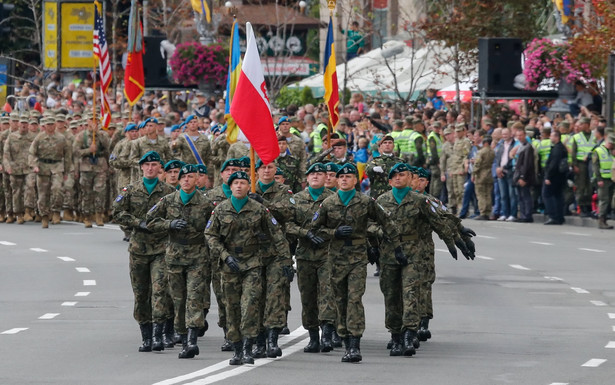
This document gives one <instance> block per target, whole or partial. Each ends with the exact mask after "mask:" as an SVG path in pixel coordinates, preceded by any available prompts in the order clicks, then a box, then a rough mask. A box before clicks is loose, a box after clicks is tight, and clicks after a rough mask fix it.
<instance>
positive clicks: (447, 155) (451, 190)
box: [440, 126, 457, 213]
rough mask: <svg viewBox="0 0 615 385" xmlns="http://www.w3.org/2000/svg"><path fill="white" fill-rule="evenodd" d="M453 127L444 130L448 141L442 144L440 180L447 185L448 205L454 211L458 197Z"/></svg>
mask: <svg viewBox="0 0 615 385" xmlns="http://www.w3.org/2000/svg"><path fill="white" fill-rule="evenodd" d="M451 127H452V126H448V127H447V128H445V129H444V139H445V140H446V141H445V142H444V143H443V144H442V153H441V155H440V170H441V171H442V174H441V175H440V180H441V181H442V183H446V191H447V193H448V205H449V206H450V207H451V210H453V213H454V212H455V210H456V207H455V202H456V199H457V197H456V196H455V186H454V185H453V178H452V174H451V169H452V164H451V158H452V155H453V144H454V143H455V134H454V131H453V129H452V128H451Z"/></svg>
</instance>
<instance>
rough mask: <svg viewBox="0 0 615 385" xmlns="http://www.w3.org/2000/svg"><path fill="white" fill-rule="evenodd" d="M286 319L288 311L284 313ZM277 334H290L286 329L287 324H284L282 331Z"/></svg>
mask: <svg viewBox="0 0 615 385" xmlns="http://www.w3.org/2000/svg"><path fill="white" fill-rule="evenodd" d="M285 319H288V311H286V318H285ZM278 334H290V329H289V328H288V323H286V324H284V327H283V328H282V330H280V331H279V333H278Z"/></svg>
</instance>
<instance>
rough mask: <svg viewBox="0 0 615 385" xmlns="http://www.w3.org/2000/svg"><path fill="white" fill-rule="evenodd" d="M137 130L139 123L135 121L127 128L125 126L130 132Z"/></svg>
mask: <svg viewBox="0 0 615 385" xmlns="http://www.w3.org/2000/svg"><path fill="white" fill-rule="evenodd" d="M136 130H137V125H136V124H134V123H129V124H128V125H127V126H126V128H124V132H128V131H136Z"/></svg>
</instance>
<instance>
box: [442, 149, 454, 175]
mask: <svg viewBox="0 0 615 385" xmlns="http://www.w3.org/2000/svg"><path fill="white" fill-rule="evenodd" d="M452 155H453V144H452V143H451V142H444V143H442V153H441V154H440V171H441V172H443V173H449V174H450V173H451V170H452V167H453V164H452V163H451V157H452Z"/></svg>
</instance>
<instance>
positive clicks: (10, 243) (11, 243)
mask: <svg viewBox="0 0 615 385" xmlns="http://www.w3.org/2000/svg"><path fill="white" fill-rule="evenodd" d="M0 245H4V246H15V245H16V243H13V242H9V241H0ZM11 330H13V329H11Z"/></svg>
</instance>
